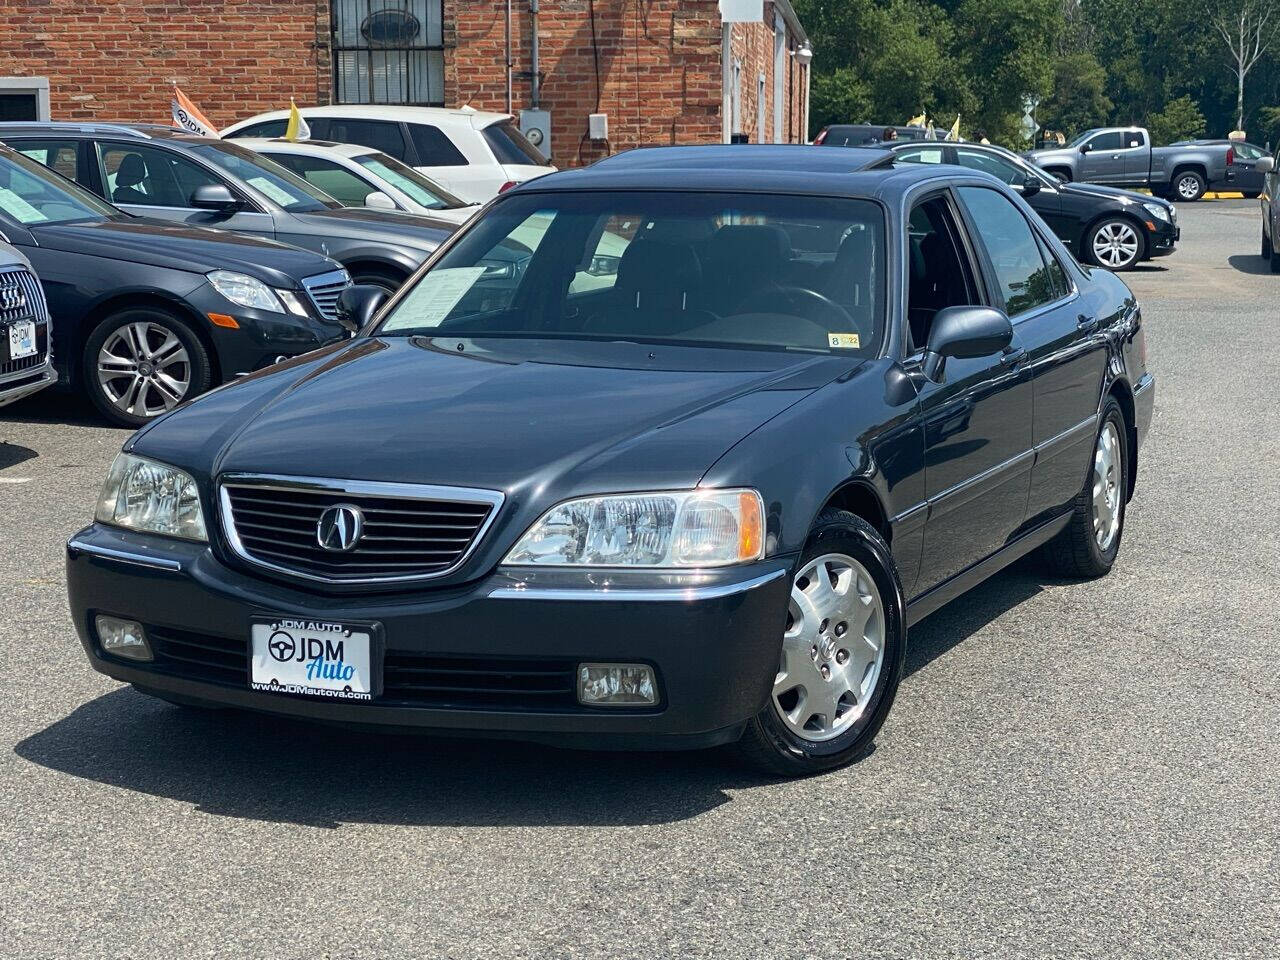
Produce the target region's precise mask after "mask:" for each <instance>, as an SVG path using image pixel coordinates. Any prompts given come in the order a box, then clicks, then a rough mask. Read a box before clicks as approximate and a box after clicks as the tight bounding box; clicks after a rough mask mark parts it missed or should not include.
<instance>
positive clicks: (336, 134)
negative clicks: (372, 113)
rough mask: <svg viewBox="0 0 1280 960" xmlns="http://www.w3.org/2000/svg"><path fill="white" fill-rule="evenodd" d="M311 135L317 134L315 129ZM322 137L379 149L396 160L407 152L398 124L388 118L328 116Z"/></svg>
mask: <svg viewBox="0 0 1280 960" xmlns="http://www.w3.org/2000/svg"><path fill="white" fill-rule="evenodd" d="M312 135H313V136H317V135H318V134H316V131H315V130H312ZM324 137H325V138H326V139H329V140H334V141H336V142H338V143H355V144H359V145H360V146H362V147H372V148H373V149H374V150H381V151H382V152H383V153H385V154H388V155H389V156H392V157H395V158H396V159H397V160H403V159H404V158H405V156H406V154H407V153H408V149H407V147H406V146H405V142H404V134H403V133H402V132H401V131H400V124H398V123H392V122H391V121H389V120H356V119H354V118H352V117H330V118H329V129H328V130H327V131H325V133H324Z"/></svg>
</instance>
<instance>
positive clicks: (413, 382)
mask: <svg viewBox="0 0 1280 960" xmlns="http://www.w3.org/2000/svg"><path fill="white" fill-rule="evenodd" d="M860 363H861V361H859V360H858V359H856V358H850V357H839V356H830V355H825V354H824V355H818V356H815V355H811V354H810V355H797V354H788V353H783V352H769V351H755V350H717V349H703V348H691V347H674V346H660V345H653V344H639V343H628V342H595V341H548V340H494V339H478V340H457V339H445V338H439V337H437V338H425V337H413V338H404V337H388V338H372V339H362V340H357V341H348V342H347V343H345V344H341V345H337V346H334V347H330V348H327V349H325V350H321V351H318V352H316V353H312V354H309V355H306V356H304V357H301V358H297V359H295V360H294V361H291V362H287V363H284V364H281V365H278V366H276V367H272V368H270V369H269V370H266V371H263V372H261V373H259V374H254V375H251V376H249V377H245V378H244V379H242V380H240V381H238V382H237V383H235V384H232V385H230V386H228V387H224V388H222V389H221V390H216V391H214V392H213V393H210V394H207V395H206V396H205V397H203V398H200V399H199V400H196V401H195V402H194V403H192V404H190V405H188V406H187V407H185V408H181V409H179V410H178V411H176V412H175V413H173V414H171V415H170V416H168V417H165V418H162V419H161V420H159V421H157V422H155V423H154V424H152V425H151V426H150V427H148V428H146V429H144V430H143V431H141V432H140V433H139V434H137V435H136V437H135V441H134V442H135V443H136V450H137V452H138V453H139V454H142V455H145V456H150V457H154V458H156V459H158V460H162V461H165V462H169V463H173V464H175V465H177V466H180V467H183V468H184V469H187V470H190V471H191V472H192V473H193V474H195V475H196V476H197V477H198V478H201V479H203V480H204V481H206V482H207V481H208V479H209V478H211V477H213V476H216V475H219V474H223V473H231V472H247V473H266V474H274V475H284V476H301V477H325V478H339V479H359V480H372V481H383V482H405V483H428V484H439V485H449V486H466V487H482V488H486V489H492V490H502V491H504V492H505V493H506V494H507V495H508V497H509V498H513V499H517V500H518V499H520V498H523V499H524V500H525V502H528V501H529V500H530V499H534V500H537V501H538V502H542V501H543V500H545V499H550V500H551V501H559V500H562V499H565V498H567V497H571V496H577V495H581V494H584V493H598V492H601V491H607V490H622V491H625V490H644V489H679V488H689V487H693V486H695V485H696V484H697V483H698V481H699V479H700V478H701V477H702V475H703V474H704V473H705V472H706V470H707V469H708V468H709V467H710V466H711V465H712V464H713V463H714V462H715V461H716V460H717V459H718V458H719V457H720V456H721V455H722V454H723V453H724V452H725V451H726V450H728V449H729V448H730V447H732V446H733V445H734V444H735V443H737V442H738V441H739V440H740V439H742V438H743V437H744V436H746V435H747V434H749V433H751V432H752V431H753V430H755V429H756V428H757V427H759V426H760V425H761V424H762V423H764V422H765V421H766V420H768V419H770V418H771V417H774V416H776V415H777V414H778V413H780V412H782V411H783V410H785V409H786V408H787V407H789V406H791V405H792V404H794V403H796V402H798V401H799V400H801V399H802V398H803V397H805V396H807V395H808V394H809V393H810V392H812V391H813V390H815V389H817V388H818V387H820V386H822V385H823V384H825V383H829V382H830V381H831V380H833V379H835V378H836V377H839V376H842V375H844V374H847V373H848V372H849V371H850V370H852V369H853V368H854V367H856V366H858V365H859V364H860Z"/></svg>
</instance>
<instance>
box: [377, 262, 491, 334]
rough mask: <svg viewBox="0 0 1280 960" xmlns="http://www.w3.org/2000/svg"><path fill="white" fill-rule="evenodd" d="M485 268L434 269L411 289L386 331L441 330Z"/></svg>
mask: <svg viewBox="0 0 1280 960" xmlns="http://www.w3.org/2000/svg"><path fill="white" fill-rule="evenodd" d="M484 269H485V268H484V267H482V266H480V267H446V268H438V269H435V270H432V271H431V272H430V273H428V274H427V275H426V276H424V277H423V278H422V280H421V281H420V282H419V283H418V285H417V286H416V287H414V288H413V289H412V290H410V291H409V292H408V293H407V294H405V297H404V299H403V300H401V301H400V303H399V304H398V305H397V306H396V310H395V313H393V314H392V315H391V317H390V318H389V319H388V320H387V325H386V328H385V329H387V330H389V331H390V330H403V329H405V328H407V327H438V326H439V325H440V324H441V323H442V322H443V321H444V319H445V317H447V316H449V313H450V312H451V311H452V310H453V308H454V307H456V306H457V305H458V301H459V300H461V299H462V298H463V297H465V296H466V295H467V291H468V290H470V289H471V288H472V286H474V285H475V282H476V280H477V279H479V277H480V275H481V274H482V273H484Z"/></svg>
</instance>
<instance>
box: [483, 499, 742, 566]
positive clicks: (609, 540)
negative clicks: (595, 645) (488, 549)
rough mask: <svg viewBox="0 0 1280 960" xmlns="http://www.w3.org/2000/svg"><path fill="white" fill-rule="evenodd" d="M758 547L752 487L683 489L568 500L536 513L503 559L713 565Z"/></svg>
mask: <svg viewBox="0 0 1280 960" xmlns="http://www.w3.org/2000/svg"><path fill="white" fill-rule="evenodd" d="M763 555H764V503H763V501H762V500H761V499H760V494H758V493H756V491H754V490H688V491H676V492H658V493H628V494H619V495H616V496H604V497H585V498H583V499H581V500H569V501H567V502H565V503H562V504H560V505H559V506H556V507H553V508H551V509H550V510H548V511H547V512H546V513H545V514H543V516H542V518H541V519H540V520H539V521H538V522H537V523H535V524H534V525H533V526H532V527H530V528H529V530H528V531H527V532H526V533H525V535H524V536H523V537H521V538H520V540H519V541H518V542H517V543H516V545H515V546H514V547H512V548H511V552H510V553H508V554H507V556H506V559H505V560H504V561H503V563H504V564H507V565H521V566H524V565H535V566H553V565H558V566H570V567H721V566H726V565H728V564H733V563H747V562H750V561H752V560H759V559H760V558H761V557H762V556H763Z"/></svg>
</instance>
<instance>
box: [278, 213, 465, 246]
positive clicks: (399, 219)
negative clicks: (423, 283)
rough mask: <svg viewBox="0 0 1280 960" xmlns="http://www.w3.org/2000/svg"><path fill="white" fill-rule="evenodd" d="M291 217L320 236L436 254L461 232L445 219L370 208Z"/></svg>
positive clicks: (296, 214)
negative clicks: (336, 236)
mask: <svg viewBox="0 0 1280 960" xmlns="http://www.w3.org/2000/svg"><path fill="white" fill-rule="evenodd" d="M291 216H292V217H293V218H294V219H295V220H299V221H301V222H302V223H304V224H306V225H307V226H309V227H314V228H315V230H316V231H317V232H318V233H324V232H328V233H330V234H335V235H341V236H343V237H346V238H348V239H364V240H370V241H373V242H375V243H388V242H390V243H398V244H400V245H401V246H405V247H413V248H414V249H417V250H421V251H423V252H424V253H431V252H433V251H434V250H435V249H436V247H438V246H440V244H441V243H443V242H444V241H445V239H446V238H447V237H448V236H449V235H450V234H451V233H453V231H454V230H456V229H457V228H458V225H457V224H456V223H450V222H449V221H448V220H446V219H444V218H443V217H432V216H428V215H427V214H418V213H405V212H403V211H399V210H373V209H370V208H369V207H343V208H342V209H340V210H316V211H313V212H310V213H294V214H291Z"/></svg>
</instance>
